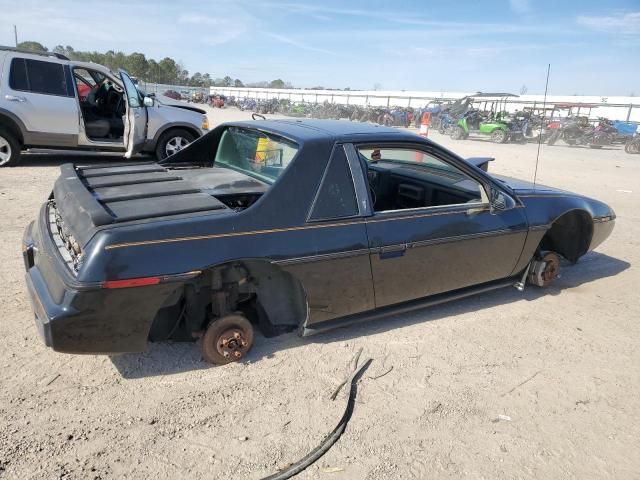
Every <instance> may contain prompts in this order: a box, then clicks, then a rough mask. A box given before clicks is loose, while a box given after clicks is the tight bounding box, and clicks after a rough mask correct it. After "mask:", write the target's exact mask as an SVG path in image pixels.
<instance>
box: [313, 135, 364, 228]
mask: <svg viewBox="0 0 640 480" xmlns="http://www.w3.org/2000/svg"><path fill="white" fill-rule="evenodd" d="M357 214H358V204H357V201H356V192H355V187H354V185H353V177H352V176H351V169H350V168H349V164H348V162H347V156H346V154H345V152H344V148H343V147H342V145H338V146H337V147H336V148H335V149H334V152H333V155H332V156H331V160H330V161H329V164H328V165H327V168H326V169H325V172H324V175H323V177H322V182H321V183H320V187H319V188H318V193H317V194H316V199H315V201H314V204H313V210H312V212H311V215H310V217H309V219H310V220H329V219H333V218H344V217H353V216H355V215H357Z"/></svg>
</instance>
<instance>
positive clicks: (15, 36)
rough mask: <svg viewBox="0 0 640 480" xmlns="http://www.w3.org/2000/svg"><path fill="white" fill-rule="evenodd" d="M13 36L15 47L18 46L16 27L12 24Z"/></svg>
mask: <svg viewBox="0 0 640 480" xmlns="http://www.w3.org/2000/svg"><path fill="white" fill-rule="evenodd" d="M13 37H14V38H15V40H16V48H18V27H16V26H15V25H14V26H13Z"/></svg>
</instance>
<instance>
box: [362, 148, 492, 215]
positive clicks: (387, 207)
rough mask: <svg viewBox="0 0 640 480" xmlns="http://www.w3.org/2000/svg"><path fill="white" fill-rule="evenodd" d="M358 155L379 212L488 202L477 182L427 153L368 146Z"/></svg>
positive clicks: (456, 168)
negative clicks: (362, 162)
mask: <svg viewBox="0 0 640 480" xmlns="http://www.w3.org/2000/svg"><path fill="white" fill-rule="evenodd" d="M358 153H359V155H360V159H361V160H363V161H365V162H366V165H367V177H368V178H367V179H368V181H369V191H370V195H371V202H372V203H373V207H374V211H376V212H385V211H394V210H406V209H411V208H428V207H442V206H450V205H460V204H473V203H487V202H488V200H487V195H486V193H485V190H484V187H483V186H482V185H481V184H480V183H479V182H478V181H477V180H475V179H474V178H472V177H471V176H469V175H467V174H466V173H465V172H464V171H462V170H461V169H459V168H458V167H456V166H454V165H452V164H450V163H448V162H445V161H444V160H441V159H440V158H437V157H436V156H434V155H431V154H430V153H427V152H425V151H422V150H418V149H414V148H385V147H384V146H380V147H379V148H378V147H375V146H367V147H363V148H359V149H358Z"/></svg>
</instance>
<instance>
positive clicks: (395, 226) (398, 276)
mask: <svg viewBox="0 0 640 480" xmlns="http://www.w3.org/2000/svg"><path fill="white" fill-rule="evenodd" d="M489 160H490V159H487V158H484V159H482V158H480V159H477V158H476V159H468V160H464V159H462V158H460V157H458V156H457V155H455V154H454V153H452V152H450V151H448V150H446V149H444V148H443V147H441V146H439V145H437V144H435V143H433V142H431V141H429V140H427V139H424V138H422V137H419V136H417V135H414V134H412V133H408V132H406V131H403V130H397V129H392V128H386V127H380V126H376V125H369V124H362V123H351V122H346V121H306V120H305V121H293V120H291V121H289V120H278V121H254V122H238V123H228V124H224V125H221V126H219V127H218V128H216V129H215V130H213V131H211V132H210V133H209V134H207V135H205V136H204V137H202V138H201V139H199V140H198V141H196V142H194V143H193V144H192V145H190V146H189V147H188V148H186V149H184V150H183V151H181V152H179V153H177V154H175V155H173V156H171V157H169V158H168V159H166V160H165V161H162V162H159V163H151V162H146V163H134V164H122V163H119V164H116V165H105V166H89V167H82V166H74V165H71V164H65V165H63V166H62V167H61V170H62V173H61V175H60V177H59V178H58V179H57V181H56V182H55V186H54V189H53V192H52V193H51V195H50V197H49V199H48V201H47V202H46V203H45V204H44V205H43V206H42V209H41V210H40V214H39V216H38V218H37V219H36V220H35V221H34V222H32V223H31V224H29V226H28V227H27V229H26V232H25V235H24V245H23V252H24V262H25V267H26V269H27V275H26V278H27V286H28V289H29V293H30V296H31V299H32V301H33V308H34V310H35V314H36V323H37V325H38V328H39V330H40V332H41V333H42V336H43V338H44V341H45V343H46V344H47V345H48V346H50V347H52V348H53V349H54V350H57V351H60V352H71V353H117V352H133V351H141V350H144V349H145V347H146V344H147V341H148V340H152V341H153V340H163V339H168V338H171V339H174V340H180V339H184V340H187V339H195V338H200V343H201V348H202V353H203V356H204V358H205V359H206V360H208V361H211V362H214V363H226V362H230V361H233V360H237V359H240V358H242V357H243V356H244V355H245V354H246V353H247V351H248V350H249V349H250V348H251V345H252V343H253V331H254V328H259V329H260V330H261V331H262V332H263V334H264V335H267V336H271V335H277V334H279V333H282V332H287V331H291V330H294V329H298V330H299V332H300V333H301V334H302V335H308V334H312V333H317V332H319V331H322V330H326V329H330V328H334V327H337V326H342V325H346V324H349V323H352V322H358V321H362V320H367V319H371V318H375V317H380V316H386V315H389V314H391V313H394V312H398V311H407V310H409V309H414V308H420V307H424V306H426V305H430V304H435V303H438V302H443V301H446V300H450V299H454V298H460V297H463V296H467V295H471V294H474V293H478V292H482V291H487V290H489V289H493V288H498V287H503V286H508V285H516V286H518V287H519V288H520V289H522V288H523V287H524V284H525V283H526V282H529V283H533V284H536V285H539V286H546V285H547V284H548V283H549V282H551V281H552V280H553V279H554V278H555V276H557V274H558V268H559V256H562V257H564V258H566V259H568V260H569V261H571V262H576V261H577V260H578V259H579V258H580V257H581V256H582V255H584V254H585V253H586V252H587V251H589V250H590V249H593V248H595V247H597V246H598V245H599V244H600V243H601V242H602V241H603V240H605V239H606V238H607V237H608V236H609V234H610V233H611V231H612V229H613V226H614V219H615V214H614V212H613V210H612V209H611V208H610V207H608V206H607V205H605V204H604V203H602V202H599V201H597V200H592V199H590V198H586V197H583V196H581V195H576V194H572V193H569V192H564V191H559V190H555V189H552V188H548V187H544V186H540V185H538V186H536V187H535V188H533V186H532V185H531V184H529V183H525V182H522V181H518V180H513V179H509V178H502V177H498V176H493V175H490V174H488V173H487V172H486V171H485V170H486V167H487V164H488V161H489ZM480 167H482V168H480Z"/></svg>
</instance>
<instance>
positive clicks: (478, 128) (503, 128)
mask: <svg viewBox="0 0 640 480" xmlns="http://www.w3.org/2000/svg"><path fill="white" fill-rule="evenodd" d="M512 97H517V95H513V94H510V93H478V94H476V95H473V96H470V97H466V98H469V99H471V104H472V105H473V104H476V103H478V104H480V105H479V107H480V108H470V109H469V110H467V111H466V112H465V113H464V114H463V116H462V117H461V118H460V119H459V120H458V122H457V124H456V126H455V127H453V128H451V129H450V132H451V133H450V136H451V138H452V139H453V140H464V139H466V138H469V135H471V134H475V135H486V136H489V137H490V138H491V141H492V142H494V143H505V142H507V141H509V140H511V141H523V140H524V141H526V140H525V135H524V133H523V132H524V130H525V129H526V125H524V126H523V125H522V124H521V123H522V122H512V121H511V119H510V117H509V114H508V113H507V111H506V107H507V100H508V99H509V98H512Z"/></svg>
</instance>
